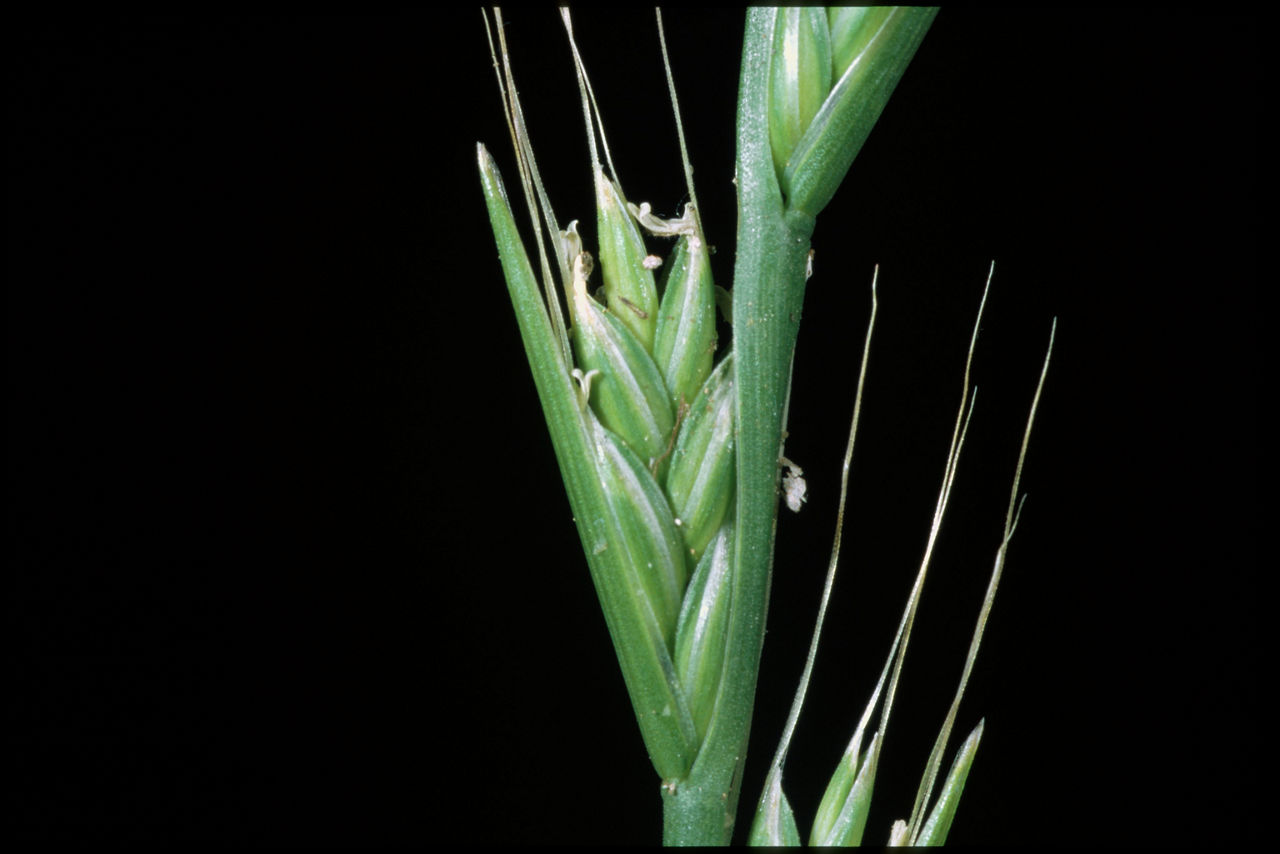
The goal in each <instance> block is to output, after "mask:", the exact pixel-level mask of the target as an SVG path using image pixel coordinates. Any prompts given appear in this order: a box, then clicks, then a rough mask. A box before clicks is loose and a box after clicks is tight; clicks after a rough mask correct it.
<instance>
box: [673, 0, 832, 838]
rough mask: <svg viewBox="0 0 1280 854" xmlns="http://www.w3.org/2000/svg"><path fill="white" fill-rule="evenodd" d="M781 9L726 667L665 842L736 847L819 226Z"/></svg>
mask: <svg viewBox="0 0 1280 854" xmlns="http://www.w3.org/2000/svg"><path fill="white" fill-rule="evenodd" d="M775 17H776V16H775V14H774V10H772V9H761V8H754V9H751V10H749V11H748V13H747V26H746V35H745V37H744V40H743V55H742V78H741V85H740V87H739V98H738V119H737V173H736V174H737V178H736V180H737V185H738V232H737V258H736V260H735V262H734V280H733V290H732V294H733V319H734V322H733V336H734V340H733V347H734V360H735V364H734V369H735V371H736V372H737V374H736V379H735V384H736V386H737V391H738V394H737V404H736V411H735V426H736V429H737V466H738V477H737V502H738V514H739V515H738V523H737V537H736V544H735V551H734V569H733V599H732V614H731V617H730V623H729V630H728V639H727V647H726V653H725V670H724V675H723V679H722V682H721V685H720V692H719V695H718V696H717V700H716V710H715V714H714V716H713V718H712V721H713V722H712V724H711V727H710V729H709V730H708V731H707V736H706V740H705V742H704V743H703V745H702V749H701V750H700V752H699V753H698V757H697V759H696V760H695V761H694V765H693V768H692V770H691V771H690V773H689V775H688V777H687V778H685V779H684V780H681V781H679V782H677V783H676V784H675V785H674V786H668V787H666V788H664V790H663V842H664V843H665V844H667V845H726V844H728V843H729V842H730V841H731V840H732V836H733V827H734V817H735V814H736V812H737V804H738V796H739V793H740V786H741V778H742V767H743V763H744V762H745V760H746V754H747V738H748V735H749V733H750V729H751V714H752V708H753V706H754V702H755V690H756V678H757V674H758V672H759V667H760V651H761V647H762V645H763V641H764V627H765V617H766V613H767V611H768V601H769V583H770V577H771V573H772V569H773V544H774V532H775V529H776V524H777V510H778V481H779V467H778V458H779V456H780V453H781V443H782V430H783V427H784V425H783V415H784V411H785V408H786V402H787V396H788V394H789V393H790V382H791V378H790V368H791V359H792V355H793V354H794V352H795V342H796V334H797V332H798V331H799V326H800V309H801V303H802V302H803V299H804V285H805V268H806V263H807V261H808V255H809V237H810V235H811V234H812V233H813V218H812V217H811V216H808V215H806V214H797V213H789V214H788V213H786V212H785V210H784V208H783V203H782V194H781V191H780V189H779V186H778V180H777V176H776V173H775V169H774V164H773V157H772V153H771V151H770V148H769V142H768V140H769V134H768V126H767V122H768V115H769V111H768V97H769V65H770V58H771V50H772V45H773V40H774V21H775Z"/></svg>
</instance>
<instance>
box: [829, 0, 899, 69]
mask: <svg viewBox="0 0 1280 854" xmlns="http://www.w3.org/2000/svg"><path fill="white" fill-rule="evenodd" d="M891 14H893V7H892V6H829V7H827V23H828V25H829V27H830V31H831V74H832V79H833V80H836V81H838V80H839V79H840V78H841V77H843V76H844V72H845V70H846V69H848V67H849V66H850V65H852V64H853V62H854V60H855V59H857V57H858V55H859V54H860V53H861V52H862V51H863V49H864V48H865V47H866V44H867V42H868V41H870V40H871V38H872V36H874V35H875V33H876V31H878V30H879V29H880V27H881V25H883V24H884V22H885V20H886V19H887V18H888V16H889V15H891Z"/></svg>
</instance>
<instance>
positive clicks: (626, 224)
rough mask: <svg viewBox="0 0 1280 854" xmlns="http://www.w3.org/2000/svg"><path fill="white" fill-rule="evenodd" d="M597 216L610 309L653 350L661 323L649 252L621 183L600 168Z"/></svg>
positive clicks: (606, 292) (605, 288) (597, 178)
mask: <svg viewBox="0 0 1280 854" xmlns="http://www.w3.org/2000/svg"><path fill="white" fill-rule="evenodd" d="M596 215H597V219H596V221H597V225H598V230H599V232H600V233H599V235H598V236H599V239H600V267H601V268H602V270H603V275H604V295H605V301H606V302H607V303H608V305H609V310H610V311H612V312H613V313H614V315H615V316H616V317H617V318H618V319H619V320H621V321H622V324H623V325H624V326H626V327H627V328H628V329H630V330H631V333H632V334H633V335H635V337H636V340H638V341H639V342H640V343H641V344H642V345H643V346H644V349H645V352H646V353H652V352H653V334H654V330H655V329H656V328H657V325H658V288H657V285H656V284H654V281H653V271H652V270H650V269H649V268H647V267H646V266H645V263H644V261H645V258H646V257H648V253H647V252H646V251H645V248H644V238H643V237H641V235H640V228H639V226H637V225H636V221H635V220H634V219H632V217H631V214H630V212H629V211H628V210H627V206H626V203H625V201H624V200H623V198H622V193H621V191H620V190H619V189H618V187H617V185H616V184H614V183H613V181H610V180H609V179H608V178H607V177H605V174H604V170H603V169H601V168H600V167H598V166H597V167H596Z"/></svg>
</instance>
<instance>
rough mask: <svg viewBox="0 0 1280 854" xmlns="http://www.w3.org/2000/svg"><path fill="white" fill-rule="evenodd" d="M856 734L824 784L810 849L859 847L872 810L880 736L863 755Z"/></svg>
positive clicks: (859, 734)
mask: <svg viewBox="0 0 1280 854" xmlns="http://www.w3.org/2000/svg"><path fill="white" fill-rule="evenodd" d="M861 744H862V733H861V732H859V733H858V734H857V735H856V736H855V737H854V740H853V742H852V743H851V744H850V745H849V749H848V750H846V751H845V754H844V756H842V757H841V758H840V764H839V765H837V766H836V771H835V773H834V774H832V775H831V781H830V782H829V783H827V790H826V792H824V793H823V795H822V802H821V804H819V806H818V814H817V816H816V817H815V818H814V820H813V831H812V833H811V834H810V836H809V844H810V845H822V846H834V845H838V846H851V845H861V844H862V834H863V833H864V832H865V830H866V827H867V814H868V813H869V812H870V810H871V794H872V792H873V791H874V789H875V783H876V766H877V765H878V764H879V761H880V733H878V732H877V733H874V734H873V735H872V736H871V744H870V745H868V747H867V750H866V752H865V753H863V752H862V751H861V750H860V748H861Z"/></svg>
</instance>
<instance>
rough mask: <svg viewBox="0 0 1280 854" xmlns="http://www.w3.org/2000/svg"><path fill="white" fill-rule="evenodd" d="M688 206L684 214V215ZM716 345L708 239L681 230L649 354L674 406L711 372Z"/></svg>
mask: <svg viewBox="0 0 1280 854" xmlns="http://www.w3.org/2000/svg"><path fill="white" fill-rule="evenodd" d="M688 210H689V209H686V218H687V219H692V217H690V216H688ZM715 349H716V297H715V284H714V282H712V279H711V263H710V259H709V258H708V252H707V244H706V241H705V240H703V238H702V236H701V235H700V234H696V233H695V234H686V235H683V236H682V237H681V238H680V240H679V241H678V242H677V243H676V250H675V252H674V254H673V255H672V256H671V261H670V263H669V265H668V268H667V279H666V287H665V288H664V289H663V291H662V305H661V307H660V308H659V309H658V326H657V331H656V332H655V336H654V344H653V358H654V361H655V362H657V363H658V368H659V369H660V370H661V371H662V378H663V379H664V380H665V381H666V383H667V393H668V394H669V395H670V399H671V408H672V411H673V412H674V411H679V408H680V407H681V406H688V405H689V403H690V402H691V401H692V400H693V398H694V395H696V394H697V393H698V391H699V389H701V388H702V384H703V383H704V382H705V381H706V379H707V376H708V375H710V373H711V364H712V357H713V356H714V355H715Z"/></svg>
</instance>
